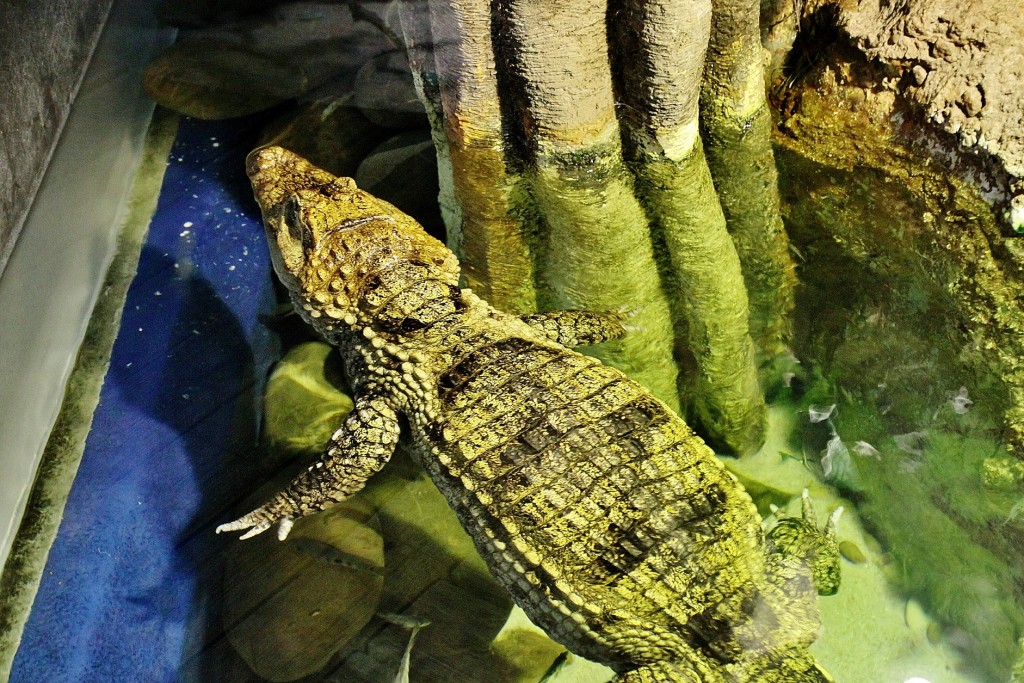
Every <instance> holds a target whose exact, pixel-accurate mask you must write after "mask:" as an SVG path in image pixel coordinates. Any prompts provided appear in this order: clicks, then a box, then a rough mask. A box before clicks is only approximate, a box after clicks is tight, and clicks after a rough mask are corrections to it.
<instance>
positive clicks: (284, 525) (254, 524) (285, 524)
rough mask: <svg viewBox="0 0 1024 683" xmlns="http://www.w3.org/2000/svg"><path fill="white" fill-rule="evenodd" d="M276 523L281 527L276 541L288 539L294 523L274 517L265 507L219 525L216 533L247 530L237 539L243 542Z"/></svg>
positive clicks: (286, 518) (289, 518)
mask: <svg viewBox="0 0 1024 683" xmlns="http://www.w3.org/2000/svg"><path fill="white" fill-rule="evenodd" d="M278 522H280V523H281V525H280V526H279V527H278V528H277V540H279V541H283V540H284V539H286V538H288V533H289V532H290V531H291V530H292V525H293V524H294V523H295V522H294V520H292V518H291V517H281V516H277V515H274V514H273V513H272V512H271V511H270V510H268V509H267V506H263V507H261V508H257V509H255V510H253V511H252V512H250V513H249V514H247V515H245V516H244V517H239V518H238V519H236V520H235V521H233V522H228V523H227V524H221V525H220V526H218V527H217V533H218V534H219V533H221V532H225V531H241V530H243V529H248V531H246V532H245V533H244V534H242V535H241V536H240V537H239V540H242V541H244V540H245V539H247V538H252V537H253V536H257V535H259V534H262V533H263V532H264V531H266V530H267V529H269V528H270V527H272V526H274V524H276V523H278Z"/></svg>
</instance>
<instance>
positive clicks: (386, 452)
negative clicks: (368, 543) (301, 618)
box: [217, 392, 398, 541]
mask: <svg viewBox="0 0 1024 683" xmlns="http://www.w3.org/2000/svg"><path fill="white" fill-rule="evenodd" d="M397 443H398V415H397V414H396V413H395V411H394V409H393V408H392V407H391V405H390V404H389V403H388V401H387V400H386V399H385V398H384V397H382V396H380V395H379V394H376V395H375V394H374V393H373V392H367V393H366V394H364V395H362V396H360V397H359V398H358V399H357V400H356V404H355V407H354V408H353V409H352V412H351V413H349V416H348V418H347V419H346V420H345V424H344V425H342V427H341V429H339V430H338V431H337V432H335V433H334V436H332V437H331V441H330V443H329V444H328V446H327V450H326V451H325V453H324V456H323V458H321V459H320V460H319V461H317V462H316V463H314V464H312V465H310V466H309V467H308V468H306V470H305V471H304V472H303V473H302V474H300V475H299V476H297V477H296V478H295V479H294V480H292V482H291V483H290V484H289V485H288V486H287V487H286V488H285V489H283V490H282V491H279V492H278V493H277V494H276V495H275V496H274V497H273V498H271V499H270V500H269V501H267V503H265V504H264V505H262V506H261V507H259V508H257V509H255V510H253V511H252V512H250V513H249V514H247V515H245V516H244V517H240V518H239V519H237V520H235V521H234V522H228V523H227V524H221V525H220V526H219V527H217V533H218V534H219V533H221V532H222V531H241V530H243V529H248V530H249V531H247V532H246V533H245V534H244V535H243V536H242V538H243V539H245V538H250V537H252V536H255V535H256V534H260V533H263V532H264V531H266V530H267V529H269V528H270V527H272V526H273V525H274V524H275V523H277V522H280V523H281V526H280V527H279V528H278V532H277V537H278V538H279V539H281V540H282V541H283V540H284V539H285V538H286V537H287V536H288V532H289V531H290V530H291V528H292V520H293V519H294V518H295V517H302V516H305V515H311V514H313V513H314V512H319V511H320V510H323V509H325V508H328V507H330V506H332V505H334V504H335V503H337V502H339V501H342V500H345V499H346V498H348V497H349V496H351V495H352V494H353V493H355V492H357V491H359V490H360V489H361V488H363V486H364V485H365V484H366V481H367V480H368V479H369V478H370V477H371V476H373V475H374V474H376V473H377V472H378V471H380V468H382V467H383V466H384V465H385V464H386V463H387V461H388V460H389V459H390V458H391V454H392V453H394V452H395V445H396V444H397Z"/></svg>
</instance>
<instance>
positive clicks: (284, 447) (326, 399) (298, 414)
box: [263, 342, 353, 459]
mask: <svg viewBox="0 0 1024 683" xmlns="http://www.w3.org/2000/svg"><path fill="white" fill-rule="evenodd" d="M341 381H342V378H341V358H340V357H339V356H338V355H337V352H336V351H335V350H334V349H333V347H331V346H330V345H328V344H325V343H323V342H307V343H305V344H300V345H298V346H296V347H295V348H293V349H292V350H291V351H289V352H288V353H287V354H286V355H285V357H284V358H282V359H281V360H280V362H278V364H277V366H276V367H275V368H274V370H273V372H271V373H270V378H269V379H268V380H267V389H266V391H265V392H264V398H263V440H264V443H265V444H266V445H267V447H268V449H269V450H270V451H271V452H272V453H273V456H272V457H274V458H275V459H276V458H283V457H285V456H288V457H295V456H303V455H305V456H312V455H318V454H319V453H320V452H321V451H322V450H323V448H324V446H325V445H326V444H327V441H328V440H329V439H330V438H331V435H332V434H334V432H335V431H336V430H337V429H338V428H339V427H340V426H341V424H342V422H343V421H344V420H345V417H346V416H347V415H348V413H349V411H351V410H352V405H353V404H352V399H351V398H349V397H348V396H347V395H346V394H345V393H343V392H342V391H341V389H339V386H340V385H341Z"/></svg>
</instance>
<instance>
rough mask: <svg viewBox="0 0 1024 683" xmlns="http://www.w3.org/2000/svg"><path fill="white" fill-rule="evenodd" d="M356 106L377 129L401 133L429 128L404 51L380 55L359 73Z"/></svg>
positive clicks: (356, 83)
mask: <svg viewBox="0 0 1024 683" xmlns="http://www.w3.org/2000/svg"><path fill="white" fill-rule="evenodd" d="M354 94H355V105H356V106H357V107H359V109H360V111H362V112H363V114H364V115H365V116H366V118H368V119H370V120H371V121H373V122H374V123H376V124H377V125H378V126H384V127H385V128H395V129H399V130H404V129H409V128H426V127H427V126H428V125H429V123H428V121H427V115H426V112H425V111H424V109H423V104H422V103H421V102H420V99H419V96H418V95H417V94H416V87H415V85H414V84H413V80H412V72H411V71H410V70H409V59H408V58H407V57H406V54H405V51H404V50H401V51H399V50H394V51H392V52H388V53H385V54H382V55H378V56H376V57H374V58H373V59H371V60H370V61H368V62H367V63H366V64H364V65H363V67H362V68H361V69H359V73H358V74H357V75H356V81H355V90H354Z"/></svg>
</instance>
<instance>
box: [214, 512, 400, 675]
mask: <svg viewBox="0 0 1024 683" xmlns="http://www.w3.org/2000/svg"><path fill="white" fill-rule="evenodd" d="M383 582H384V542H383V539H382V538H381V535H380V532H379V528H378V526H377V524H376V520H375V519H374V518H373V516H372V509H371V508H370V507H369V506H368V505H366V504H365V503H364V502H360V501H359V500H358V499H350V500H349V501H345V502H344V503H341V504H339V505H337V506H335V507H334V508H332V509H331V510H329V511H327V512H324V513H322V514H319V515H315V516H313V517H305V518H302V519H299V520H296V522H295V526H294V528H293V529H292V531H291V534H290V535H289V537H288V539H287V540H286V541H284V542H281V541H278V540H277V538H276V537H275V536H274V535H272V534H264V535H261V536H258V537H256V538H253V539H251V540H249V541H247V542H245V543H232V544H230V545H228V546H227V550H226V557H225V578H224V613H223V620H224V628H225V631H226V634H227V638H228V640H229V641H230V642H231V644H232V646H234V648H235V650H236V651H237V652H238V654H239V655H240V656H241V657H242V659H243V660H245V662H246V664H248V666H249V667H250V668H251V669H252V670H253V671H254V672H255V673H256V674H258V675H259V676H260V677H262V678H264V679H267V680H270V681H292V680H296V679H298V678H301V677H303V676H307V675H310V674H313V673H315V672H317V671H319V670H320V669H322V668H323V666H324V665H325V664H326V663H327V662H328V661H329V660H330V658H331V656H332V655H333V654H334V653H335V652H336V651H337V650H338V648H340V647H342V646H343V645H344V644H345V643H346V642H348V641H349V640H350V639H351V638H352V637H353V636H355V635H356V634H357V633H358V632H359V630H360V629H361V628H362V627H363V626H364V625H365V624H366V623H367V622H369V621H370V618H371V617H372V616H373V614H374V613H375V612H376V611H377V604H378V601H379V599H380V596H381V588H382V586H383Z"/></svg>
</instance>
